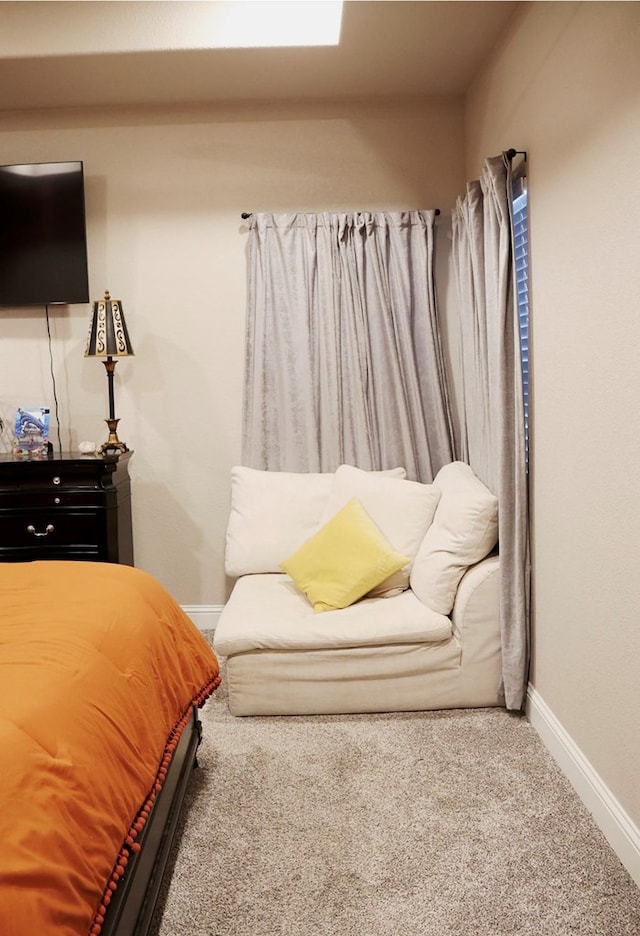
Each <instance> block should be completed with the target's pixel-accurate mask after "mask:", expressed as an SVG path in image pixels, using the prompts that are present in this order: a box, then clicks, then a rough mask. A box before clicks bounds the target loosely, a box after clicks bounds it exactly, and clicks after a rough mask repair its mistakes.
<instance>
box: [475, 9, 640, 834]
mask: <svg viewBox="0 0 640 936" xmlns="http://www.w3.org/2000/svg"><path fill="white" fill-rule="evenodd" d="M639 49H640V6H639V5H638V4H637V3H529V4H525V9H524V10H523V11H522V14H521V17H520V20H519V21H518V23H517V24H516V25H515V26H514V28H513V30H512V31H511V33H510V34H509V36H508V37H507V39H506V40H505V41H504V43H503V44H502V46H501V48H500V49H499V50H497V52H496V55H495V57H494V59H493V60H492V64H491V67H490V68H488V69H487V70H486V72H485V73H483V75H482V76H481V77H480V78H479V79H478V80H477V81H476V83H475V85H474V86H473V89H472V92H471V93H470V95H469V96H468V100H467V109H466V132H467V147H466V157H467V172H468V174H469V175H477V173H478V171H479V169H480V166H481V164H482V159H483V157H484V156H487V155H491V154H495V153H497V152H499V151H500V150H502V149H506V148H508V147H510V146H514V147H516V148H518V149H526V150H527V151H528V153H529V192H530V213H531V228H530V239H531V283H532V308H531V315H532V329H531V330H532V385H533V390H532V396H533V415H532V424H533V430H532V503H533V604H534V623H533V668H532V681H533V685H534V687H535V689H536V691H537V692H538V693H539V694H540V696H541V697H542V699H543V700H544V702H545V703H546V705H547V706H549V708H550V709H551V711H552V713H553V714H554V715H555V717H556V718H557V719H558V721H559V722H560V724H561V725H562V726H563V728H564V730H565V731H567V732H568V734H569V735H570V737H571V738H572V739H573V742H575V744H577V745H578V747H579V748H580V750H581V751H582V752H583V754H584V755H585V757H586V758H587V760H588V761H589V762H590V763H591V765H592V766H593V768H594V769H595V771H596V772H597V773H598V774H599V776H600V777H601V778H602V780H604V782H605V784H606V785H607V786H608V787H609V789H610V791H611V792H612V793H613V795H614V797H615V798H616V799H617V800H618V801H619V803H620V804H621V805H622V807H623V808H624V810H625V811H626V812H627V814H628V815H629V816H630V817H631V819H632V821H633V822H635V823H636V825H638V824H640V730H639V725H640V692H639V691H638V687H639V686H640V627H639V622H640V574H639V568H640V566H639V559H638V557H639V556H640V470H639V467H638V466H639V465H640V420H639V417H638V399H639V398H640V367H639V366H638V352H639V350H640V326H639V323H640V314H639V308H638V292H639V290H640V276H639V273H638V270H639V269H640V266H639V262H638V248H639V240H638V218H639V217H640V187H639V186H638V169H637V154H638V152H640V54H639V52H638V50H639Z"/></svg>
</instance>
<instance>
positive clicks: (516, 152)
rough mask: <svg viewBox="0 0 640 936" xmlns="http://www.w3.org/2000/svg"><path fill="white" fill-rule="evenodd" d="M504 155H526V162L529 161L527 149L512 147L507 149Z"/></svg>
mask: <svg viewBox="0 0 640 936" xmlns="http://www.w3.org/2000/svg"><path fill="white" fill-rule="evenodd" d="M504 155H505V156H506V157H507V159H515V157H516V156H524V161H525V162H526V161H527V151H526V150H517V149H513V147H512V148H511V149H508V150H505V154H504Z"/></svg>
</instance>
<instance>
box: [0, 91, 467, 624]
mask: <svg viewBox="0 0 640 936" xmlns="http://www.w3.org/2000/svg"><path fill="white" fill-rule="evenodd" d="M462 130H463V121H462V105H461V103H459V102H455V101H449V100H444V101H440V102H429V101H426V100H416V101H404V102H400V101H397V102H391V103H388V104H386V105H385V106H382V105H377V104H374V103H369V104H365V103H362V104H356V103H354V104H351V105H349V106H346V105H343V106H337V105H336V106H330V105H328V104H327V105H322V104H316V105H313V106H305V107H302V106H300V107H288V108H281V109H277V110H276V109H272V110H269V109H265V108H260V109H250V108H233V109H229V110H221V109H217V110H208V109H206V108H201V109H181V110H155V111H150V110H147V111H130V112H121V111H119V112H102V113H98V112H82V111H78V112H74V111H67V112H42V113H39V114H34V115H23V116H19V115H8V114H6V115H0V149H1V152H2V161H3V162H32V161H48V160H60V159H61V160H65V159H82V160H84V164H85V176H86V200H87V217H88V241H89V255H90V270H89V274H90V285H91V294H92V297H93V298H99V297H100V296H101V295H102V293H103V291H104V289H109V290H110V291H111V294H112V295H113V296H116V297H118V298H120V299H121V300H122V302H123V307H124V311H125V314H126V317H127V323H128V325H129V330H130V333H131V338H132V341H133V343H134V347H135V351H136V356H135V358H133V359H124V360H121V361H120V362H119V363H118V366H117V368H116V415H118V416H120V419H121V422H120V426H119V429H120V433H119V434H120V437H121V438H122V439H123V440H124V441H126V442H127V443H128V444H129V446H130V447H131V448H133V449H134V450H135V454H134V456H133V459H132V462H131V474H132V477H133V510H134V539H135V553H136V564H137V565H138V566H140V567H141V568H143V569H146V570H147V571H149V572H151V573H152V574H154V575H156V576H157V577H158V578H159V579H160V580H161V581H162V582H163V583H164V584H165V586H166V587H168V588H169V589H170V591H172V593H173V594H174V596H175V597H176V598H177V600H178V601H180V602H181V603H182V604H186V605H198V606H203V605H204V606H211V605H214V606H215V605H220V604H222V603H223V602H224V600H225V598H226V595H227V590H228V583H227V582H226V581H225V577H224V571H223V550H224V534H225V528H226V521H227V513H228V504H229V473H230V468H231V466H232V465H233V464H236V463H237V462H238V461H239V458H240V415H241V396H242V368H243V353H244V348H243V341H244V313H245V308H244V304H245V245H246V229H244V226H243V224H242V222H241V219H240V213H241V212H242V211H244V210H247V211H251V210H256V211H257V210H268V211H298V210H301V211H304V210H314V209H328V210H331V209H340V208H358V209H366V208H381V209H389V210H390V209H398V208H415V207H424V208H435V207H439V208H441V209H442V210H443V212H444V211H447V210H448V209H450V208H451V206H452V204H453V201H454V199H455V196H456V194H457V193H458V192H459V191H460V188H461V186H462V185H463V182H464V166H463V153H462ZM88 313H89V308H88V307H82V306H73V307H68V308H57V307H53V308H52V311H51V320H52V332H53V355H54V364H55V373H56V378H57V388H58V398H59V403H60V416H61V424H62V443H63V448H64V449H68V448H70V447H71V448H72V449H75V448H77V445H78V443H79V442H80V441H83V440H98V441H103V440H104V439H105V438H106V427H105V425H104V422H103V419H104V416H105V415H106V414H107V385H106V378H105V373H104V368H103V367H102V365H101V364H100V363H99V362H98V361H96V360H90V359H87V360H85V359H84V357H83V352H84V343H85V340H86V335H87V331H88ZM0 330H1V334H2V341H1V342H0V415H2V416H3V418H4V419H5V421H6V422H11V421H12V419H13V414H14V412H15V408H16V406H18V405H20V404H23V405H24V404H32V405H33V404H39V403H40V402H44V403H48V404H49V405H51V406H52V407H53V398H52V391H51V381H50V376H49V361H48V350H47V338H46V328H45V318H44V312H43V310H40V309H38V310H28V311H21V312H18V313H15V312H8V311H7V310H0ZM54 441H57V440H56V439H55V436H54ZM0 447H2V449H3V450H5V451H6V450H8V449H9V448H10V439H9V435H8V433H6V432H5V435H4V436H0Z"/></svg>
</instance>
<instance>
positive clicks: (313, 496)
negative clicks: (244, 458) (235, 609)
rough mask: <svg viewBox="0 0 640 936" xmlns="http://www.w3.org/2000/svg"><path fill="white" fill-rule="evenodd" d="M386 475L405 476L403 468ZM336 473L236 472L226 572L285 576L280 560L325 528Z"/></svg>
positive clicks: (233, 472) (233, 473)
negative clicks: (325, 511)
mask: <svg viewBox="0 0 640 936" xmlns="http://www.w3.org/2000/svg"><path fill="white" fill-rule="evenodd" d="M371 473H372V474H377V472H371ZM383 473H384V474H387V475H391V476H395V477H398V478H404V477H406V473H405V470H404V468H392V469H390V470H389V471H388V472H383ZM334 474H335V473H334V472H318V473H313V472H309V473H297V472H288V471H261V470H259V469H256V468H246V467H244V466H236V467H234V468H232V469H231V511H230V514H229V522H228V525H227V536H226V548H225V572H226V574H227V575H229V576H230V577H232V578H238V577H239V576H240V575H250V574H253V573H259V572H281V571H282V570H281V569H280V562H282V560H283V559H284V558H286V557H287V556H290V555H291V554H292V553H293V552H295V551H296V550H297V549H298V548H299V547H300V546H301V545H302V543H304V542H305V540H307V539H308V538H309V537H310V536H312V535H313V533H315V531H316V530H317V529H318V527H319V526H320V524H321V522H322V517H323V512H324V508H325V504H326V502H327V499H328V497H329V494H330V491H331V485H332V482H333V479H334Z"/></svg>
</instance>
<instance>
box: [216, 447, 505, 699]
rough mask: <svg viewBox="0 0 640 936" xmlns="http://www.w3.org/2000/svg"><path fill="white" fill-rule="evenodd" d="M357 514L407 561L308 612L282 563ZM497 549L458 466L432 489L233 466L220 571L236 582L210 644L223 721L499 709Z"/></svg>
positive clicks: (487, 513)
mask: <svg viewBox="0 0 640 936" xmlns="http://www.w3.org/2000/svg"><path fill="white" fill-rule="evenodd" d="M354 499H355V500H356V501H357V503H356V504H355V505H354V503H353V501H354ZM345 505H346V507H345ZM353 507H357V508H358V509H360V508H364V511H365V513H366V515H367V518H366V519H367V522H368V519H369V518H370V519H371V520H372V521H373V522H374V524H375V527H376V531H379V532H380V533H381V534H382V535H383V537H384V541H385V543H386V544H387V545H389V546H390V547H392V548H393V550H395V551H396V552H399V553H400V555H401V556H403V557H404V558H405V559H408V560H409V561H408V562H407V563H406V564H405V565H404V566H403V568H402V569H401V570H400V571H399V572H396V573H395V574H394V575H392V576H391V577H389V578H386V579H385V580H384V582H383V583H382V584H381V585H378V587H377V588H374V589H370V590H369V591H368V592H367V594H365V596H364V597H362V598H360V599H359V600H356V601H354V602H353V603H351V604H349V605H348V606H347V607H340V608H338V609H336V610H323V611H322V612H321V613H318V611H317V608H318V605H316V610H314V606H313V605H312V603H311V601H310V600H309V598H308V597H307V596H306V594H304V593H303V591H301V588H302V587H306V586H305V583H304V582H302V583H301V582H300V581H298V584H296V583H295V582H294V580H293V579H292V578H291V577H290V576H289V575H287V574H285V573H284V572H283V571H282V569H281V563H282V562H285V564H286V560H287V558H288V557H290V556H292V555H293V556H300V555H301V554H303V553H304V552H305V549H307V547H308V544H313V543H315V542H317V541H319V537H320V536H321V535H322V534H324V532H325V531H326V530H328V529H329V528H333V527H332V523H335V518H336V517H338V515H340V516H343V513H342V511H343V508H345V510H346V511H347V512H348V510H349V509H350V508H353ZM319 531H321V532H319ZM496 542H497V500H496V498H495V497H494V495H493V494H491V492H490V491H489V490H488V489H487V488H486V487H485V486H484V485H483V484H482V483H481V482H480V481H479V480H478V479H477V478H476V476H475V475H474V474H473V472H472V471H471V469H470V468H469V467H468V466H467V465H465V464H463V463H462V462H453V463H452V464H450V465H445V466H444V467H443V468H442V469H441V470H440V472H439V473H438V474H437V476H436V478H435V479H434V483H433V484H432V485H421V484H418V483H417V482H413V481H407V480H406V479H405V476H404V471H403V470H402V469H394V470H392V471H390V472H365V471H361V470H360V469H357V468H353V467H351V466H346V465H343V466H341V467H340V468H339V469H338V471H337V472H335V473H332V474H293V473H287V472H266V471H257V470H255V469H251V468H243V467H237V468H234V469H233V470H232V491H231V513H230V517H229V525H228V529H227V541H226V555H225V566H226V571H227V574H228V575H229V576H230V577H232V578H234V579H236V581H235V584H234V586H233V590H232V592H231V595H230V597H229V600H228V602H227V604H226V605H225V607H224V609H223V612H222V614H221V616H220V619H219V622H218V625H217V628H216V631H215V635H214V648H215V650H216V652H217V653H218V654H219V655H220V656H222V657H226V674H227V683H228V691H229V708H230V710H231V712H232V713H233V714H234V715H293V714H335V713H356V712H386V711H389V712H390V711H412V710H414V711H415V710H425V709H440V708H460V707H478V706H498V705H503V704H504V703H503V699H502V697H501V694H500V683H501V650H500V626H499V614H498V604H499V601H498V597H499V584H500V583H499V578H500V567H499V557H498V555H497V554H495V546H496ZM356 552H359V551H358V550H357V549H356V550H354V553H356ZM396 564H397V563H396ZM387 586H388V587H387ZM381 593H382V595H385V596H384V597H382V596H381V597H377V595H380V594H381ZM349 600H350V599H349Z"/></svg>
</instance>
